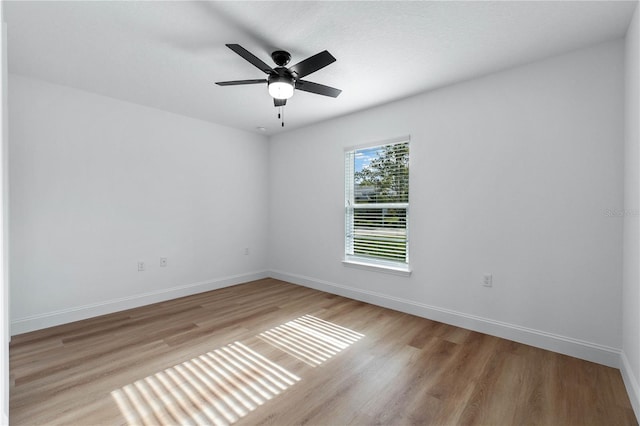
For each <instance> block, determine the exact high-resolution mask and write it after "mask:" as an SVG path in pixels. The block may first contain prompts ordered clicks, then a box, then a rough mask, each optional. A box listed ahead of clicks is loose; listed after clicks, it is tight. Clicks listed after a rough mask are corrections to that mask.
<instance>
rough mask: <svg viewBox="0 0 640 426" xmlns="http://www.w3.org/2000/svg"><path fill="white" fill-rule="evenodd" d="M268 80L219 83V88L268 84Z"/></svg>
mask: <svg viewBox="0 0 640 426" xmlns="http://www.w3.org/2000/svg"><path fill="white" fill-rule="evenodd" d="M266 82H267V79H266V78H262V79H260V80H234V81H217V82H216V84H217V85H218V86H239V85H241V84H260V83H266Z"/></svg>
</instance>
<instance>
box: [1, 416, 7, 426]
mask: <svg viewBox="0 0 640 426" xmlns="http://www.w3.org/2000/svg"><path fill="white" fill-rule="evenodd" d="M0 424H1V425H2V426H9V417H7V413H2V423H0Z"/></svg>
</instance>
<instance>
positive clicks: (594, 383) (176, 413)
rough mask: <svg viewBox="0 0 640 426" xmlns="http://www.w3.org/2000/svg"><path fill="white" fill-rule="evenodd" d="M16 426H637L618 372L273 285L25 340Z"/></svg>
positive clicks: (16, 345) (16, 371)
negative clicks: (133, 425)
mask: <svg viewBox="0 0 640 426" xmlns="http://www.w3.org/2000/svg"><path fill="white" fill-rule="evenodd" d="M10 379H11V385H10V422H11V424H12V425H33V424H47V425H86V424H92V425H102V424H105V425H107V424H108V425H127V424H153V425H156V424H163V425H164V424H167V425H168V424H215V425H227V424H237V425H263V424H264V425H286V424H311V425H316V424H317V425H342V424H345V425H346V424H349V425H371V424H384V425H394V424H398V425H409V424H416V425H429V424H433V425H453V424H470V425H475V424H477V425H486V424H490V425H501V424H504V425H512V424H527V425H591V424H594V425H609V424H616V425H637V424H638V423H637V419H636V418H635V416H634V414H633V410H632V408H631V404H630V401H629V399H628V396H627V394H626V391H625V388H624V385H623V382H622V378H621V376H620V372H619V371H618V370H616V369H613V368H609V367H605V366H602V365H597V364H594V363H590V362H587V361H582V360H578V359H575V358H571V357H568V356H565V355H560V354H556V353H552V352H549V351H545V350H542V349H538V348H533V347H531V346H527V345H522V344H519V343H515V342H511V341H507V340H504V339H499V338H497V337H493V336H488V335H484V334H481V333H477V332H473V331H470V330H465V329H462V328H458V327H454V326H451V325H447V324H442V323H438V322H436V321H431V320H427V319H424V318H419V317H415V316H412V315H409V314H405V313H402V312H397V311H392V310H388V309H384V308H381V307H377V306H374V305H370V304H367V303H364V302H360V301H355V300H351V299H347V298H343V297H340V296H336V295H332V294H328V293H323V292H320V291H316V290H313V289H309V288H305V287H299V286H296V285H293V284H290V283H285V282H282V281H278V280H275V279H270V278H269V279H264V280H259V281H254V282H250V283H246V284H243V285H238V286H233V287H228V288H224V289H220V290H216V291H211V292H207V293H202V294H197V295H192V296H187V297H183V298H180V299H176V300H171V301H166V302H161V303H157V304H154V305H149V306H144V307H140V308H136V309H131V310H128V311H123V312H118V313H114V314H110V315H105V316H101V317H97V318H91V319H87V320H83V321H78V322H76V323H71V324H65V325H62V326H57V327H52V328H50V329H46V330H39V331H36V332H33V333H27V334H23V335H19V336H14V337H13V339H12V342H11V346H10Z"/></svg>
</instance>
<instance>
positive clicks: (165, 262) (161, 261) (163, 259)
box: [160, 257, 167, 268]
mask: <svg viewBox="0 0 640 426" xmlns="http://www.w3.org/2000/svg"><path fill="white" fill-rule="evenodd" d="M160 266H161V267H163V268H164V267H165V266H167V258H166V257H161V258H160Z"/></svg>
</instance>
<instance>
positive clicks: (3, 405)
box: [0, 3, 10, 425]
mask: <svg viewBox="0 0 640 426" xmlns="http://www.w3.org/2000/svg"><path fill="white" fill-rule="evenodd" d="M0 25H1V28H0V142H1V143H0V164H1V165H2V170H1V171H0V192H1V193H2V194H1V196H0V200H1V202H0V307H2V312H0V342H1V345H2V346H1V347H0V424H1V425H8V424H9V340H10V338H9V279H8V270H9V262H8V251H9V244H8V235H9V232H8V229H9V225H8V220H9V217H8V216H9V215H8V202H9V200H8V194H9V186H8V173H7V168H8V167H7V166H8V138H7V29H6V24H5V22H4V3H0Z"/></svg>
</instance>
